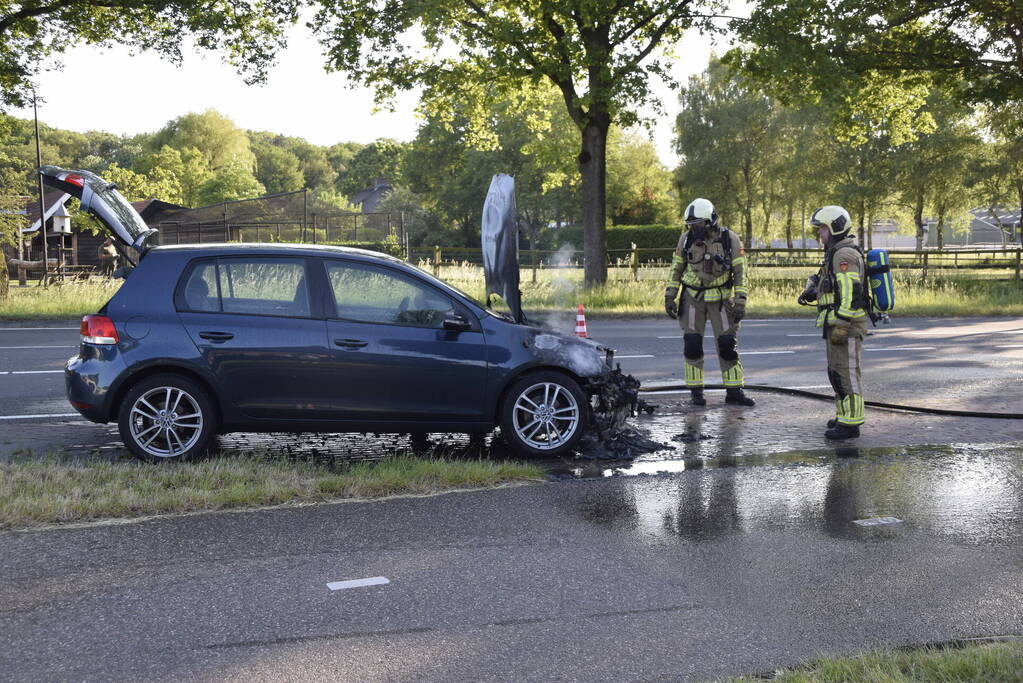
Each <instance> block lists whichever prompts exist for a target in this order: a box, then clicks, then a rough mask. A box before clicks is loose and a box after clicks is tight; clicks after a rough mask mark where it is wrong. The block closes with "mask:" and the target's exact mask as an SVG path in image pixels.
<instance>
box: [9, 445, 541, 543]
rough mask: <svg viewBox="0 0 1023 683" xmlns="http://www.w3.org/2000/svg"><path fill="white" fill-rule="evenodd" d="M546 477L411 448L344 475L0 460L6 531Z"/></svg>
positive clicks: (252, 467)
mask: <svg viewBox="0 0 1023 683" xmlns="http://www.w3.org/2000/svg"><path fill="white" fill-rule="evenodd" d="M543 477H544V472H543V470H542V469H541V468H539V467H537V466H535V465H530V464H521V463H514V462H492V461H488V460H456V459H446V458H432V459H427V458H415V457H409V456H402V455H399V456H395V457H392V458H388V459H385V460H380V461H377V462H371V463H360V464H357V465H354V466H352V467H351V468H349V469H345V470H343V471H340V472H338V471H330V470H329V469H326V468H324V467H322V466H317V465H314V464H310V463H301V462H299V463H295V462H286V461H281V460H268V459H265V458H263V457H260V455H259V454H252V455H248V456H245V455H239V456H234V457H215V458H209V459H206V460H202V461H200V462H196V463H167V464H163V465H149V464H144V463H140V462H137V461H134V460H131V461H116V462H108V461H75V460H69V459H66V458H62V457H59V456H47V457H44V458H41V459H31V458H28V457H23V458H18V459H17V460H15V461H12V462H6V463H0V529H22V528H30V527H34V526H40V525H48V524H63V523H71V522H84V521H89V520H98V519H114V518H116V519H123V518H131V517H144V516H147V515H158V514H169V513H184V512H195V511H200V510H226V509H231V508H252V507H260V506H267V505H279V504H283V503H311V502H323V501H332V500H342V499H350V498H381V497H384V496H391V495H398V494H427V493H436V492H439V491H447V490H452V489H461V488H483V487H493V486H498V485H500V484H505V483H511V482H523V481H537V480H542V479H543Z"/></svg>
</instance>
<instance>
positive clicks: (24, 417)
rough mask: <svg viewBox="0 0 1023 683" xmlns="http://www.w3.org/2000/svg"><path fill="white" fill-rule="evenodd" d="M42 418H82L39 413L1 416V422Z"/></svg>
mask: <svg viewBox="0 0 1023 683" xmlns="http://www.w3.org/2000/svg"><path fill="white" fill-rule="evenodd" d="M40 417H81V415H79V414H78V413H39V414H38V415H0V420H35V419H37V418H40Z"/></svg>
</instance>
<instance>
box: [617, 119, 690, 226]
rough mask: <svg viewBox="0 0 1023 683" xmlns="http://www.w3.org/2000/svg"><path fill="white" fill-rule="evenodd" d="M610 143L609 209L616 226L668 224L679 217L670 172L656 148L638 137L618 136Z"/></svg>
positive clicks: (630, 134)
mask: <svg viewBox="0 0 1023 683" xmlns="http://www.w3.org/2000/svg"><path fill="white" fill-rule="evenodd" d="M615 131H616V129H612V134H611V135H609V141H608V159H607V208H608V212H609V213H610V215H611V222H612V223H613V224H615V225H650V224H653V223H668V222H671V221H672V220H673V219H674V218H676V217H677V215H678V207H677V200H676V199H675V198H674V197H673V196H672V190H671V172H670V171H669V170H668V169H666V168H665V167H664V164H662V163H661V160H660V159H659V158H658V156H657V148H655V147H654V145H653V143H652V142H650V140H649V139H647V138H645V137H644V136H642V135H640V134H638V133H624V134H617V135H616V134H615Z"/></svg>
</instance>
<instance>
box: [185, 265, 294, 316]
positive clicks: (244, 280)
mask: <svg viewBox="0 0 1023 683" xmlns="http://www.w3.org/2000/svg"><path fill="white" fill-rule="evenodd" d="M179 301H180V304H179V305H180V306H181V307H182V308H184V309H186V310H190V311H202V312H215V311H222V312H224V313H241V314H247V315H273V316H283V317H289V318H307V317H309V315H310V305H309V287H308V285H307V278H306V265H305V261H304V260H303V259H294V258H272V257H268V258H253V257H246V258H222V259H216V260H211V261H202V262H199V263H196V264H195V265H194V266H193V267H192V271H191V272H190V273H189V276H188V278H187V279H186V280H185V284H184V288H183V290H182V292H181V294H180V295H179Z"/></svg>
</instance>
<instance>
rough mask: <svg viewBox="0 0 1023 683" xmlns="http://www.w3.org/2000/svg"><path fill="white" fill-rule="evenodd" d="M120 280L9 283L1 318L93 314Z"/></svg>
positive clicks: (1, 309) (2, 303) (0, 309)
mask: <svg viewBox="0 0 1023 683" xmlns="http://www.w3.org/2000/svg"><path fill="white" fill-rule="evenodd" d="M122 282H123V280H99V279H95V280H92V281H90V282H74V283H70V282H69V283H66V284H58V285H51V286H50V287H49V288H47V289H43V288H42V287H39V286H38V285H36V284H35V283H34V282H33V283H30V284H29V286H27V287H18V286H17V281H14V283H13V284H12V285H11V289H10V298H8V299H7V300H6V301H2V300H0V320H32V319H36V320H48V319H58V318H63V319H67V318H79V317H81V316H83V315H85V314H87V313H95V312H96V311H98V310H99V309H100V308H102V307H103V305H104V304H105V303H106V302H107V301H109V300H110V297H112V296H113V295H114V294H115V293H116V292H117V290H118V288H119V287H120V286H121V283H122Z"/></svg>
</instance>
